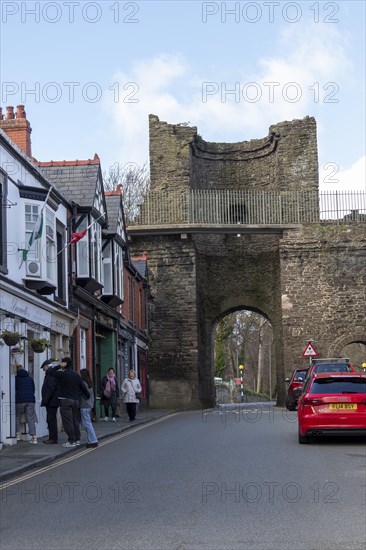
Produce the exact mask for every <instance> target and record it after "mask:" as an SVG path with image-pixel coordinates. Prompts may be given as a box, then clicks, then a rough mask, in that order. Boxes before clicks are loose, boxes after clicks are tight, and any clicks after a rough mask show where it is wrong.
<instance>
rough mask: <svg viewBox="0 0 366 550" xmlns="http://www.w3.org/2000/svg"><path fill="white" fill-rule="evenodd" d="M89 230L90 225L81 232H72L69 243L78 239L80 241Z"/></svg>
mask: <svg viewBox="0 0 366 550" xmlns="http://www.w3.org/2000/svg"><path fill="white" fill-rule="evenodd" d="M87 232H88V227H87V228H86V229H84V231H80V233H76V232H75V233H71V241H70V243H69V244H75V243H77V242H78V241H80V239H82V238H83V237H84V236H85V235H86V234H87Z"/></svg>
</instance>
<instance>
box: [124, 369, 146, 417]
mask: <svg viewBox="0 0 366 550" xmlns="http://www.w3.org/2000/svg"><path fill="white" fill-rule="evenodd" d="M121 389H122V393H123V401H124V402H125V403H126V409H127V414H128V417H129V419H130V422H133V421H134V420H136V406H137V403H139V399H138V397H137V395H136V394H138V395H139V394H140V392H141V390H142V388H141V384H140V380H139V379H138V378H136V374H135V371H134V370H130V371H129V373H128V377H127V378H125V379H124V380H123V383H122V386H121Z"/></svg>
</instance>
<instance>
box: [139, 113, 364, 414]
mask: <svg viewBox="0 0 366 550" xmlns="http://www.w3.org/2000/svg"><path fill="white" fill-rule="evenodd" d="M149 129H150V168H151V189H150V192H149V196H151V197H154V196H156V197H158V201H157V203H158V204H159V207H158V208H157V207H156V208H155V211H154V212H152V210H150V206H148V205H150V204H153V203H152V202H151V203H150V202H148V199H149V197H147V198H146V200H145V203H144V205H142V208H141V212H142V213H143V214H144V216H145V217H144V219H145V220H150V222H149V221H148V223H146V221H145V222H144V224H140V225H139V223H138V221H137V222H136V223H134V222H132V223H131V224H130V225H129V227H128V233H129V235H130V239H131V250H132V252H133V255H136V256H139V255H141V254H142V253H143V252H145V251H146V252H147V258H148V266H149V280H150V287H151V301H150V306H149V392H150V406H151V407H167V408H179V409H193V408H201V407H203V408H207V407H212V406H213V405H214V404H215V387H214V372H213V368H214V360H213V352H214V327H215V325H216V323H217V322H218V320H219V319H220V318H222V317H223V316H225V315H227V314H229V313H231V312H234V311H237V310H240V309H246V310H252V311H256V312H258V313H260V314H262V315H263V316H264V317H266V318H267V319H268V320H269V321H270V323H271V324H272V327H273V333H274V346H273V347H274V358H273V362H274V371H275V372H276V391H277V401H278V404H279V405H283V404H284V397H285V383H284V378H285V376H286V375H287V374H289V373H291V372H292V370H293V369H294V368H295V367H298V366H304V364H305V362H306V360H305V359H304V358H303V357H302V355H301V354H302V351H303V349H304V347H305V345H306V342H307V341H308V340H311V339H313V340H315V341H316V349H317V351H318V352H319V353H320V355H321V356H323V357H325V356H335V355H337V354H340V353H341V350H342V348H343V347H344V346H345V345H347V344H349V343H352V342H361V343H366V324H365V304H366V223H365V218H366V216H365V215H364V214H365V212H364V214H361V215H358V216H357V218H356V219H354V218H353V217H352V216H351V215H350V216H349V219H342V223H337V220H334V219H333V220H328V221H324V220H321V219H320V217H319V216H320V214H319V200H318V194H319V183H318V157H317V141H316V122H315V120H314V118H311V117H305V118H304V119H302V120H293V121H291V122H287V121H286V122H281V123H279V124H276V125H273V126H271V127H270V129H269V133H268V136H267V137H265V138H261V139H253V140H250V141H243V142H240V143H209V142H206V141H204V140H203V139H202V138H201V137H200V136H199V135H198V134H197V129H196V128H195V127H189V126H187V125H185V124H176V125H172V124H167V123H166V122H162V121H160V120H159V118H158V117H157V116H155V115H150V118H149ZM192 193H193V195H192ZM226 195H227V198H226ZM177 196H178V199H179V201H180V202H179V201H178V202H179V204H180V210H179V212H180V213H179V215H178V214H177V217H176V221H175V222H174V223H168V224H167V223H166V221H165V220H166V219H167V216H171V215H172V212H173V210H174V209H175V208H176V204H177ZM192 196H194V197H195V199H194V201H195V202H192ZM197 196H199V197H200V201H201V202H199V203H198V202H197ZM254 196H255V202H253V201H254V199H252V198H250V197H254ZM297 196H301V197H302V199H301V202H300V203H297V202H296V205H295V197H297ZM314 196H315V198H316V200H315V201H314ZM187 197H188V198H187ZM202 197H203V199H202ZM217 197H219V199H218V198H217ZM173 198H174V200H173ZM202 200H203V201H204V203H203V202H202ZM272 201H275V205H276V206H275V209H273V208H272V206H271V204H272ZM181 204H184V206H183V207H182V206H181ZM299 204H300V206H298V205H299ZM253 205H254V206H253ZM270 206H271V208H270ZM295 206H296V208H295ZM295 210H296V213H297V214H299V212H300V215H301V220H302V221H301V223H298V219H299V218H296V221H295V223H294V222H293V215H294V214H293V212H294V211H295ZM274 212H275V213H274ZM348 212H349V211H348ZM197 213H198V214H197ZM290 213H291V216H290ZM193 214H194V215H193ZM154 216H155V217H154ZM215 216H216V217H215ZM217 216H218V217H217ZM258 216H262V218H258ZM263 216H264V217H263ZM278 216H280V217H279V218H278ZM183 218H184V219H183ZM193 219H194V220H195V221H194V222H193V223H192V220H193ZM258 219H263V220H264V223H262V222H258V223H253V220H257V221H258ZM218 220H219V223H218ZM279 220H280V221H279Z"/></svg>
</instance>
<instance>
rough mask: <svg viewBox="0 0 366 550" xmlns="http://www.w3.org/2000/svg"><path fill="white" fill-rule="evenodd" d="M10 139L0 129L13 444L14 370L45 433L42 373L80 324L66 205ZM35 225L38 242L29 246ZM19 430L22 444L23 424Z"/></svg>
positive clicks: (6, 372)
mask: <svg viewBox="0 0 366 550" xmlns="http://www.w3.org/2000/svg"><path fill="white" fill-rule="evenodd" d="M20 116H21V115H20ZM23 118H24V117H23ZM12 120H13V119H10V123H11V121H12ZM15 121H16V119H14V122H15ZM1 127H2V128H4V123H3V124H1ZM7 134H8V132H4V131H3V130H2V129H0V195H1V214H0V215H1V219H0V334H1V333H3V331H9V332H15V333H18V335H19V336H20V339H19V341H18V342H17V343H16V344H15V345H7V344H6V343H5V341H4V339H3V338H2V339H0V384H1V390H0V444H2V445H3V444H15V443H16V431H15V376H16V368H17V365H21V366H22V367H23V368H24V369H26V370H28V371H29V373H30V375H31V376H32V377H33V379H34V382H35V398H36V412H37V417H38V423H37V436H38V437H42V436H45V435H47V434H48V431H47V424H46V411H45V408H44V407H41V406H40V403H41V388H42V383H43V379H44V373H43V370H41V368H40V367H41V365H42V363H43V361H45V360H46V359H50V358H55V359H57V358H61V357H62V356H63V355H64V356H68V355H70V337H71V336H72V334H73V331H74V328H75V326H76V324H77V313H76V312H75V311H72V308H70V304H69V282H68V248H67V247H66V248H65V243H67V242H68V240H69V235H68V219H69V216H70V212H71V206H70V204H69V203H68V202H67V200H66V199H64V197H63V196H62V195H61V194H60V193H59V192H58V191H57V190H56V189H54V188H53V187H52V185H51V184H50V183H49V182H48V181H47V180H46V179H45V177H44V176H43V175H42V174H41V172H40V170H39V168H38V167H37V166H36V163H35V162H34V159H32V158H31V156H30V155H27V154H26V153H25V152H24V151H23V149H22V148H21V147H19V146H18V145H16V144H15V143H14V142H13V141H12V140H11V139H10V138H9V136H8V135H7ZM41 220H42V224H40V221H41ZM39 225H41V226H42V227H41V230H40V231H38V233H37V236H39V238H37V239H34V240H33V243H32V244H31V246H30V245H29V243H30V238H31V236H32V235H33V237H35V235H34V229H35V227H38V226H39ZM39 338H41V339H44V340H46V341H47V347H46V348H45V349H44V351H39V350H37V349H36V348H35V346H34V342H33V340H35V339H39ZM32 346H33V347H32ZM23 430H24V433H23V439H27V437H28V436H27V433H26V428H25V426H23Z"/></svg>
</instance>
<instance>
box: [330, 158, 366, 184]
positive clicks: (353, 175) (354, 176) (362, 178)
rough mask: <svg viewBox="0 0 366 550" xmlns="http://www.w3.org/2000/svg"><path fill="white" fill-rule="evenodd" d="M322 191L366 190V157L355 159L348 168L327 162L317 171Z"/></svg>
mask: <svg viewBox="0 0 366 550" xmlns="http://www.w3.org/2000/svg"><path fill="white" fill-rule="evenodd" d="M319 181H320V185H319V187H320V189H321V190H322V191H364V192H365V191H366V157H365V156H363V157H361V158H359V159H358V160H356V162H354V163H353V164H352V165H351V166H350V167H349V168H340V167H339V166H338V164H337V163H335V162H328V163H326V164H325V165H324V166H323V167H321V168H320V171H319Z"/></svg>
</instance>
